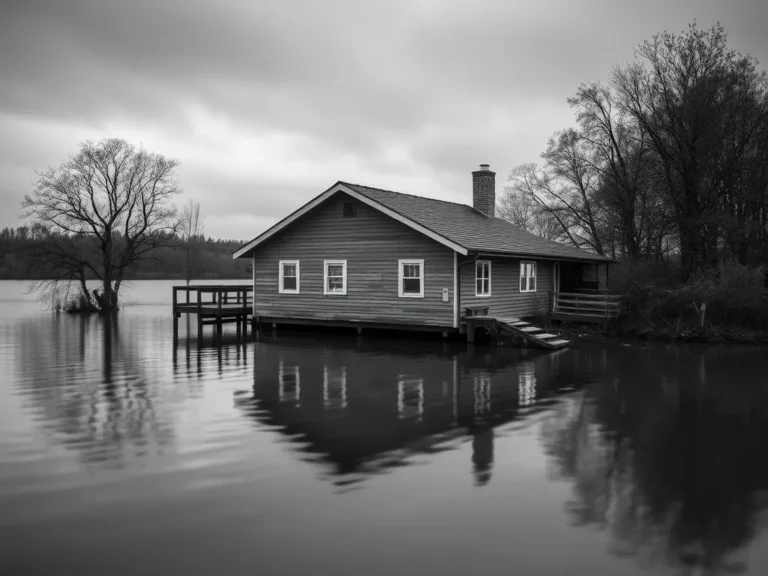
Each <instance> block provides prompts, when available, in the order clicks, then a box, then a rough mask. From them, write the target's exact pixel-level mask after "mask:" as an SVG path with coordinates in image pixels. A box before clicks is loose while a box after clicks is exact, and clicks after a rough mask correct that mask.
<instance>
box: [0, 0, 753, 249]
mask: <svg viewBox="0 0 768 576" xmlns="http://www.w3.org/2000/svg"><path fill="white" fill-rule="evenodd" d="M736 4H738V9H736V8H735V5H734V3H732V2H726V1H725V0H717V1H716V0H704V1H698V0H686V1H683V2H677V3H674V4H672V3H669V2H667V1H662V0H647V1H646V2H643V3H634V4H633V5H632V6H619V5H618V4H616V3H615V2H608V1H607V0H589V1H587V2H573V1H571V0H539V1H537V2H534V3H519V2H506V1H501V0H499V1H492V0H476V1H474V2H464V1H459V0H389V1H387V2H382V1H370V0H343V1H319V0H300V1H299V0H259V1H258V2H253V1H250V0H242V1H231V0H219V1H217V2H210V1H209V0H206V1H203V0H170V1H169V0H165V1H158V0H133V1H131V2H125V1H109V0H67V1H61V0H48V1H38V0H12V1H11V2H10V3H7V2H6V3H5V5H4V8H3V12H2V19H0V72H1V73H2V75H1V78H2V82H1V83H0V170H2V174H3V175H4V182H3V184H2V188H0V202H1V203H2V206H3V208H4V210H3V211H2V213H0V226H3V225H11V224H14V223H15V222H14V218H15V214H16V213H17V210H16V207H17V206H18V204H19V202H20V200H21V197H22V195H23V193H24V192H26V191H29V189H30V187H31V183H32V182H34V170H35V169H39V168H43V167H45V166H46V165H49V164H58V163H60V162H61V161H63V160H64V159H65V158H66V156H67V155H68V154H70V153H72V152H73V151H74V150H75V148H76V145H77V143H78V142H79V141H80V140H82V139H84V138H101V137H105V136H124V137H126V138H129V139H131V140H132V141H135V142H137V143H138V142H142V143H144V144H145V145H146V146H147V147H149V148H151V149H153V150H154V151H158V152H162V153H165V154H167V155H170V156H173V157H176V158H178V159H179V160H180V161H181V162H182V167H181V170H180V173H179V175H180V178H181V179H182V184H183V186H184V188H185V189H186V191H187V192H188V194H189V195H190V196H191V197H194V198H196V199H199V200H200V201H201V202H202V203H203V205H204V208H205V209H206V210H208V211H209V212H210V216H211V217H210V218H209V233H210V234H214V235H226V236H232V235H241V236H243V237H250V236H253V235H254V234H255V233H256V232H258V230H251V229H250V226H253V225H255V224H254V222H257V221H258V222H259V223H260V224H265V223H268V222H269V221H275V220H276V219H278V218H279V217H280V216H282V215H284V214H285V213H286V212H287V211H289V210H291V209H293V208H295V207H296V206H297V205H298V203H299V202H300V201H303V200H307V199H309V198H310V197H311V196H312V195H314V194H316V193H318V192H319V191H320V190H323V189H325V188H326V187H327V186H328V185H330V184H331V183H332V182H333V181H335V180H338V179H348V180H357V181H360V182H362V183H368V184H372V185H380V186H382V187H389V188H394V189H398V187H399V188H407V189H408V190H409V191H411V192H415V193H420V194H424V195H431V196H439V197H445V198H449V199H452V200H464V201H466V200H467V199H468V196H469V172H470V171H471V170H472V169H473V168H474V166H475V165H476V164H479V163H480V162H489V163H491V164H492V167H493V168H495V169H496V170H497V172H499V178H498V180H499V185H501V181H503V177H504V176H505V175H506V173H507V172H508V171H509V170H510V169H511V168H512V167H513V166H514V165H516V164H520V163H522V162H528V161H533V160H536V159H537V158H538V155H539V153H540V152H541V151H542V149H543V147H544V145H545V143H546V139H547V137H548V136H549V135H551V133H552V132H553V131H555V130H557V129H560V128H563V127H564V126H566V125H568V124H569V123H570V122H572V116H571V115H570V112H569V110H568V107H567V105H566V103H565V98H566V97H567V96H569V95H571V94H572V93H573V92H574V91H575V89H576V87H577V85H578V84H579V83H580V82H582V81H589V80H604V79H606V78H607V77H608V74H609V72H610V70H611V68H612V67H613V66H615V65H616V64H619V63H622V62H626V61H628V60H630V59H631V58H632V50H633V48H634V46H635V45H637V44H638V43H639V42H640V41H642V39H643V38H646V37H648V36H650V35H651V34H652V33H654V32H658V31H661V30H664V29H669V30H672V31H677V30H680V29H682V28H684V27H685V26H686V24H687V23H688V22H689V21H691V20H693V19H694V18H697V19H698V22H699V24H700V25H701V26H709V25H711V24H713V23H714V22H715V21H717V20H720V21H721V22H722V23H723V24H724V26H725V27H726V31H728V32H729V34H730V39H731V44H732V45H733V47H734V48H736V49H738V50H741V51H745V52H747V51H748V52H751V53H753V54H754V55H755V56H757V57H758V58H759V59H760V60H761V61H763V63H765V62H766V61H768V46H766V40H765V37H764V32H763V25H764V23H765V22H766V21H768V10H767V9H766V7H764V6H763V4H765V3H764V2H759V1H758V0H755V1H744V2H738V3H736ZM214 191H215V192H214ZM214 193H215V200H214V199H213V198H212V197H211V195H212V194H214ZM6 207H8V208H9V209H6ZM10 208H12V210H10ZM243 214H252V215H253V216H252V218H251V219H250V220H248V219H247V218H245V217H244V216H243ZM228 215H229V216H230V217H231V220H232V222H235V221H237V222H239V223H240V224H238V225H239V226H243V227H242V228H239V229H237V228H233V226H227V225H225V224H224V223H225V222H227V220H226V219H227V216H228ZM270 219H271V220H270ZM212 222H216V223H217V224H216V226H217V227H218V226H221V228H213V227H212V226H213V224H212ZM246 222H247V224H246Z"/></svg>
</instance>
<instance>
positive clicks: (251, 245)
mask: <svg viewBox="0 0 768 576" xmlns="http://www.w3.org/2000/svg"><path fill="white" fill-rule="evenodd" d="M339 192H343V193H344V194H348V195H349V196H352V198H354V199H355V200H359V201H360V202H362V203H363V204H367V205H368V206H370V207H371V208H373V209H375V210H378V211H379V212H381V213H382V214H386V215H387V216H389V217H390V218H392V219H394V220H397V221H398V222H401V223H403V224H405V225H406V226H408V227H409V228H412V229H413V230H416V231H417V232H420V233H422V234H424V236H427V237H428V238H431V239H432V240H434V241H435V242H438V243H440V244H442V245H443V246H447V247H448V248H450V249H451V250H453V251H455V252H458V253H459V254H461V255H462V256H466V255H467V254H468V253H469V250H467V249H466V248H465V247H464V246H462V245H461V244H457V243H456V242H454V241H452V240H449V239H448V238H446V237H445V236H442V235H440V234H438V233H437V232H435V231H434V230H431V229H429V228H427V227H426V226H423V225H421V224H419V223H418V222H415V221H414V220H411V219H410V218H406V217H405V216H403V215H402V214H400V213H399V212H397V211H395V210H392V209H391V208H388V207H386V206H384V205H383V204H379V203H378V202H376V201H375V200H371V199H370V198H368V197H367V196H365V195H364V194H360V193H359V192H356V191H355V190H352V189H351V188H350V187H348V186H345V185H344V184H342V183H336V184H334V185H333V186H331V187H330V188H329V189H328V190H326V191H325V192H323V193H322V194H320V195H319V196H317V197H315V198H313V199H312V200H310V201H309V202H307V203H306V204H304V206H302V207H301V208H299V209H298V210H296V211H295V212H293V213H292V214H290V215H289V216H287V217H285V218H283V219H282V220H281V221H280V222H278V223H277V224H275V225H274V226H272V227H271V228H270V229H268V230H267V231H265V232H263V233H262V234H260V235H259V236H257V237H256V238H254V239H253V240H251V241H250V242H248V243H247V244H245V245H243V246H242V247H240V248H238V249H237V250H236V251H235V252H233V254H232V258H233V259H237V258H244V257H247V256H250V255H251V253H252V252H253V251H254V250H255V249H256V247H257V246H258V245H259V244H261V243H263V242H265V241H266V240H268V239H269V238H271V237H272V236H274V235H275V234H277V233H278V232H280V231H281V230H283V229H284V228H286V227H288V226H290V225H291V224H292V223H293V222H295V221H296V220H298V219H299V218H301V217H302V216H304V215H305V214H306V213H307V212H309V211H311V210H313V209H314V208H316V207H317V206H319V205H320V204H322V203H323V202H325V201H326V200H328V199H329V198H330V197H331V196H334V195H335V194H338V193H339Z"/></svg>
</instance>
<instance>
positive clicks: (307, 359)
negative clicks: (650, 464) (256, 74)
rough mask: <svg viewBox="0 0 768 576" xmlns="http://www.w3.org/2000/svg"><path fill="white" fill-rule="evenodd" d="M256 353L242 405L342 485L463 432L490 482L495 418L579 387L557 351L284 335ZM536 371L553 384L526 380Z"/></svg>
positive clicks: (477, 477) (476, 466)
mask: <svg viewBox="0 0 768 576" xmlns="http://www.w3.org/2000/svg"><path fill="white" fill-rule="evenodd" d="M253 353H254V356H253V365H254V385H253V389H252V391H251V394H250V397H248V396H245V395H243V394H238V395H237V396H236V404H237V405H238V406H239V407H240V408H241V409H242V410H243V411H244V412H245V413H246V414H248V415H249V416H250V417H252V418H254V419H255V420H256V422H257V423H258V424H260V425H266V426H269V427H271V428H274V429H276V430H279V431H280V432H281V433H282V434H284V435H285V437H287V438H288V439H289V440H290V442H291V443H292V444H293V445H294V448H295V449H296V450H297V451H299V452H301V453H303V454H305V455H306V457H307V458H308V459H310V460H311V461H313V462H317V463H322V464H324V465H325V468H324V471H325V472H326V473H328V474H330V477H331V478H332V479H333V480H334V482H336V483H337V484H338V485H343V486H346V485H349V484H350V483H351V482H357V481H359V480H360V479H362V478H364V477H365V476H366V475H370V474H378V473H381V472H384V471H386V470H388V469H390V468H392V467H399V466H403V465H407V464H409V463H411V462H413V461H414V459H413V456H415V455H417V454H420V453H421V454H426V453H430V452H435V451H440V450H446V449H449V448H451V447H453V446H455V445H456V444H457V443H460V442H462V441H463V439H464V438H467V439H469V438H471V440H472V447H473V450H472V461H471V462H470V463H468V465H469V466H470V470H471V473H472V476H473V478H474V482H475V484H476V485H478V486H482V485H485V484H487V483H488V482H489V481H490V479H491V469H492V466H493V459H494V431H493V429H494V427H497V426H500V425H502V424H504V423H507V422H509V421H511V420H513V419H515V418H519V417H520V414H519V408H520V407H521V406H531V407H536V406H539V407H544V406H546V405H547V402H550V401H551V399H552V397H556V396H558V395H560V394H562V393H563V392H566V391H569V390H572V389H573V386H571V385H570V383H569V385H567V386H566V385H565V382H566V381H567V380H568V379H567V378H561V377H559V371H558V370H556V369H555V364H554V360H555V358H556V356H554V355H550V354H547V353H541V352H538V353H536V352H532V351H524V350H514V349H507V350H503V351H493V353H489V351H488V350H487V349H478V350H477V351H473V352H471V353H467V352H466V351H465V349H464V348H463V347H450V346H446V345H443V344H435V343H428V342H426V343H419V345H418V346H417V347H416V346H413V343H412V342H410V343H409V342H398V341H397V340H391V339H390V340H371V339H369V340H358V339H348V340H344V339H338V338H336V339H334V340H333V341H332V342H328V343H323V342H322V341H313V340H309V339H291V338H280V339H277V340H268V341H263V342H256V343H254V347H253ZM537 375H538V378H539V379H540V380H541V381H542V382H545V383H546V384H545V385H542V386H540V387H539V388H538V389H536V388H535V387H529V388H521V386H522V384H520V383H522V382H525V383H531V382H536V379H537ZM561 387H562V389H561ZM521 391H522V393H523V394H524V396H523V397H522V398H521V396H520V394H521ZM534 411H535V410H532V411H531V413H533V412H534Z"/></svg>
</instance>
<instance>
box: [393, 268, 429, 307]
mask: <svg viewBox="0 0 768 576" xmlns="http://www.w3.org/2000/svg"><path fill="white" fill-rule="evenodd" d="M397 268H398V295H399V296H400V297H401V298H424V260H398V266H397Z"/></svg>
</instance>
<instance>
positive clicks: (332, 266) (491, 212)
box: [233, 165, 611, 333]
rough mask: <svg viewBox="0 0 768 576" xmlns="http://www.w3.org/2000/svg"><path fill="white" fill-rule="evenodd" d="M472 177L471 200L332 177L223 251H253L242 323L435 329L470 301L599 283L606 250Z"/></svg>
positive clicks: (522, 301)
mask: <svg viewBox="0 0 768 576" xmlns="http://www.w3.org/2000/svg"><path fill="white" fill-rule="evenodd" d="M472 177H473V191H472V197H473V205H472V206H469V205H465V204H458V203H454V202H446V201H442V200H435V199H431V198H424V197H420V196H414V195H411V194H402V193H398V192H392V191H389V190H380V189H378V188H371V187H368V186H361V185H358V184H350V183H347V182H337V183H336V184H334V185H333V186H331V187H330V188H329V189H327V190H326V191H325V192H323V193H322V194H320V195H319V196H317V197H315V198H314V199H313V200H311V201H310V202H308V203H307V204H305V205H304V206H302V207H301V208H299V209H298V210H296V211H295V212H293V213H292V214H290V215H289V216H287V217H286V218H284V219H283V220H281V221H280V222H278V223H277V224H275V225H274V226H272V227H271V228H269V229H268V230H266V231H265V232H263V233H262V234H260V235H259V236H257V237H256V238H254V239H253V240H251V241H250V242H248V243H247V244H245V245H244V246H242V247H241V248H240V249H238V250H237V251H236V252H235V253H234V254H233V257H234V258H251V259H252V260H253V287H254V290H253V319H254V322H255V323H270V324H281V323H293V324H327V325H337V326H338V325H346V326H358V327H359V328H361V329H362V328H363V327H366V326H372V327H377V328H396V329H417V330H439V331H443V332H445V333H447V332H451V331H459V330H461V328H462V323H463V318H464V317H465V316H466V315H467V314H470V315H472V314H473V310H475V311H476V310H477V309H478V308H482V309H483V310H482V311H483V312H485V313H487V315H488V316H494V317H498V318H512V319H522V318H528V317H532V316H540V315H544V314H550V313H553V312H559V313H565V314H573V313H577V312H579V313H583V312H584V310H583V309H582V310H578V309H576V308H573V309H571V310H567V309H564V308H563V305H562V303H563V301H564V300H563V294H564V293H568V294H576V293H577V291H587V290H593V291H595V290H600V289H603V288H605V284H606V281H607V276H608V272H607V267H608V263H610V262H611V260H610V259H609V258H606V257H604V256H599V255H597V254H593V253H590V252H586V251H584V250H579V249H577V248H573V247H570V246H565V245H563V244H560V243H557V242H552V241H549V240H546V239H544V238H541V237H539V236H536V235H534V234H531V233H530V232H527V231H525V230H522V229H520V228H518V227H516V226H514V225H512V224H510V223H509V222H507V221H506V220H503V219H501V218H497V217H496V215H495V206H496V194H495V188H496V183H495V173H494V172H492V171H490V169H489V167H488V165H481V167H480V170H477V171H475V172H473V173H472ZM580 293H581V294H584V295H585V298H587V301H588V303H589V298H590V297H594V295H593V296H590V295H589V294H587V293H586V292H580ZM593 307H594V308H596V309H597V313H598V314H602V302H601V303H600V304H599V305H598V306H593ZM606 314H607V307H606Z"/></svg>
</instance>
